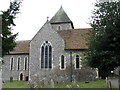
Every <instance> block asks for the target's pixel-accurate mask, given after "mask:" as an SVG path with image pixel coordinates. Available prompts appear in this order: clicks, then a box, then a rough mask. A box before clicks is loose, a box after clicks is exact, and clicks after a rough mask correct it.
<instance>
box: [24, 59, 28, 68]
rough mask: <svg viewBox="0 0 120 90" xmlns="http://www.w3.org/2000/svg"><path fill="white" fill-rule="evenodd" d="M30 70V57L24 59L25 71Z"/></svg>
mask: <svg viewBox="0 0 120 90" xmlns="http://www.w3.org/2000/svg"><path fill="white" fill-rule="evenodd" d="M27 69H28V57H25V58H24V70H27Z"/></svg>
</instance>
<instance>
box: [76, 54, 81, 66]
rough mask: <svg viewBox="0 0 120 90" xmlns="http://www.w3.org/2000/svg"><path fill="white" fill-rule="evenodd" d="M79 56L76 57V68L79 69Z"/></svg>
mask: <svg viewBox="0 0 120 90" xmlns="http://www.w3.org/2000/svg"><path fill="white" fill-rule="evenodd" d="M79 58H80V57H79V55H76V68H79V67H80V61H79Z"/></svg>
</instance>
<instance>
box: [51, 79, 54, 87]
mask: <svg viewBox="0 0 120 90" xmlns="http://www.w3.org/2000/svg"><path fill="white" fill-rule="evenodd" d="M50 88H54V81H53V79H51V80H50Z"/></svg>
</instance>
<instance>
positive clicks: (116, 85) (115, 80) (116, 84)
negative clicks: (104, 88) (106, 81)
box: [111, 79, 119, 88]
mask: <svg viewBox="0 0 120 90" xmlns="http://www.w3.org/2000/svg"><path fill="white" fill-rule="evenodd" d="M111 83H112V84H113V85H114V86H115V87H117V88H119V83H118V79H111Z"/></svg>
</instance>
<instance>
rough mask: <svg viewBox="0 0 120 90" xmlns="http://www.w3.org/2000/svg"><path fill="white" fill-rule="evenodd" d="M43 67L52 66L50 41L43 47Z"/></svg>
mask: <svg viewBox="0 0 120 90" xmlns="http://www.w3.org/2000/svg"><path fill="white" fill-rule="evenodd" d="M41 68H52V46H51V44H50V43H49V42H48V41H46V42H45V43H43V44H42V47H41Z"/></svg>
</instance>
